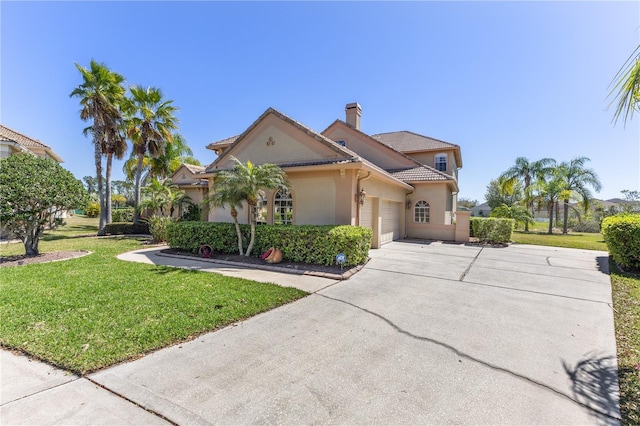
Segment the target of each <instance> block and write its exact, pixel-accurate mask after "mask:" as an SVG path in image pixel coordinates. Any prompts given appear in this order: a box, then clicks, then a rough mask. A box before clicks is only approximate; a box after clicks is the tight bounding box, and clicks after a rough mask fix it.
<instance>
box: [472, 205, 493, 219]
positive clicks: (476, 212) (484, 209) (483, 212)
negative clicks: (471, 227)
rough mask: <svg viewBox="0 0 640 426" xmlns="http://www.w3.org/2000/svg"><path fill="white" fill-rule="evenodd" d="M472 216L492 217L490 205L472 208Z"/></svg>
mask: <svg viewBox="0 0 640 426" xmlns="http://www.w3.org/2000/svg"><path fill="white" fill-rule="evenodd" d="M471 216H473V217H489V216H491V207H489V204H487V203H482V204H478V205H477V206H475V207H472V208H471Z"/></svg>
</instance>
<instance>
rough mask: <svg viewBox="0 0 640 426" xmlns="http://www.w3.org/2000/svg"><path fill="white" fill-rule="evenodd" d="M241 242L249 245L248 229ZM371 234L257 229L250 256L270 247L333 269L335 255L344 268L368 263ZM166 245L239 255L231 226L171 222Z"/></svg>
mask: <svg viewBox="0 0 640 426" xmlns="http://www.w3.org/2000/svg"><path fill="white" fill-rule="evenodd" d="M240 230H241V233H242V240H243V243H244V244H245V246H244V247H243V249H244V250H246V245H248V244H249V239H250V232H251V230H250V227H249V225H240ZM372 237H373V232H372V231H371V229H368V228H361V227H359V226H351V225H337V226H336V225H291V226H284V225H259V226H257V227H256V241H255V244H254V248H253V252H252V253H251V254H252V255H256V256H257V255H260V254H262V253H263V252H265V251H267V250H268V249H269V248H270V247H277V248H279V249H280V251H282V257H283V259H285V260H289V261H292V262H304V263H311V264H316V265H335V263H336V260H335V257H336V255H337V254H338V253H344V254H345V255H346V257H347V261H346V262H345V265H346V266H353V265H358V264H362V263H364V262H365V261H366V260H367V256H368V254H369V248H370V247H371V239H372ZM167 243H168V244H169V247H171V248H177V249H181V250H187V251H190V252H192V253H198V250H199V249H200V246H201V245H202V244H208V245H210V246H211V248H212V249H213V250H214V251H217V252H222V253H232V254H237V253H238V237H237V235H236V230H235V226H234V224H233V223H220V222H174V223H171V224H169V226H168V227H167Z"/></svg>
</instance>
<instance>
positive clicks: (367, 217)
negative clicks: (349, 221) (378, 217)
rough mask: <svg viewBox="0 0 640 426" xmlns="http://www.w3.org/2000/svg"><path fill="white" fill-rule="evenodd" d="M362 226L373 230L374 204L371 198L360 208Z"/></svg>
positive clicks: (367, 198) (366, 199)
mask: <svg viewBox="0 0 640 426" xmlns="http://www.w3.org/2000/svg"><path fill="white" fill-rule="evenodd" d="M360 226H363V227H365V228H369V229H373V203H372V202H371V198H370V197H366V198H365V199H364V204H363V205H362V206H361V207H360Z"/></svg>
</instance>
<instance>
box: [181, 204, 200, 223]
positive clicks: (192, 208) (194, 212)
mask: <svg viewBox="0 0 640 426" xmlns="http://www.w3.org/2000/svg"><path fill="white" fill-rule="evenodd" d="M201 214H202V209H201V208H200V206H199V205H197V204H189V207H187V211H186V212H184V213H183V214H182V217H181V218H180V219H182V220H191V221H198V220H200V218H201Z"/></svg>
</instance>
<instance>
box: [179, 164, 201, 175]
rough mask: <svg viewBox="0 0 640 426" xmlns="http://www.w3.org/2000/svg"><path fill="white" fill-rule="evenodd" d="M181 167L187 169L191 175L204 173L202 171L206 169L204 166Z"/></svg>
mask: <svg viewBox="0 0 640 426" xmlns="http://www.w3.org/2000/svg"><path fill="white" fill-rule="evenodd" d="M182 165H183V166H185V167H186V168H187V169H189V171H190V172H191V173H204V170H205V169H206V167H205V166H196V165H194V164H187V163H182Z"/></svg>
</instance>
